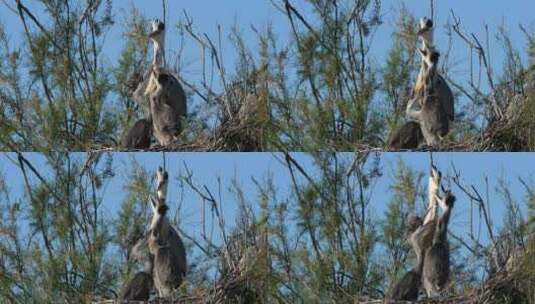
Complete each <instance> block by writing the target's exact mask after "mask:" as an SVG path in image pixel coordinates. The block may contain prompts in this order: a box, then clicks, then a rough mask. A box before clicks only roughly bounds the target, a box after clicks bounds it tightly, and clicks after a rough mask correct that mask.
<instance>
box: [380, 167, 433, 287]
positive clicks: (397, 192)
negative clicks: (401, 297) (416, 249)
mask: <svg viewBox="0 0 535 304" xmlns="http://www.w3.org/2000/svg"><path fill="white" fill-rule="evenodd" d="M422 178H423V174H422V173H421V172H414V171H413V170H412V169H411V168H409V167H407V165H405V164H404V163H403V162H402V161H401V160H399V161H398V163H397V166H396V172H395V173H394V176H393V180H394V184H393V185H392V187H391V189H392V199H391V201H390V203H389V204H388V209H387V211H386V214H385V220H384V223H383V225H382V230H383V231H382V238H381V241H382V244H383V245H384V247H385V259H386V260H387V261H388V263H387V265H389V267H387V268H385V269H384V271H385V274H386V279H387V280H388V281H389V282H391V283H393V282H396V281H397V280H398V279H399V278H401V276H403V275H404V274H405V272H406V271H408V270H410V268H412V267H407V262H408V256H409V255H413V252H412V250H411V247H410V245H409V243H408V242H407V232H406V228H407V218H408V217H409V215H411V214H412V215H416V214H417V212H416V211H417V208H416V200H417V198H418V197H423V189H422V185H421V181H422ZM409 265H414V259H411V261H410V263H409Z"/></svg>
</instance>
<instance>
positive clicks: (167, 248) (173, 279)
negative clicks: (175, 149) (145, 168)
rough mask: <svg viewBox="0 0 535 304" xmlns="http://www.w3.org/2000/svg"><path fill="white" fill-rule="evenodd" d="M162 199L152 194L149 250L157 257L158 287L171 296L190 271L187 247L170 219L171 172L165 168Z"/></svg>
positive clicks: (160, 191) (155, 274) (161, 177)
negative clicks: (168, 188) (167, 203)
mask: <svg viewBox="0 0 535 304" xmlns="http://www.w3.org/2000/svg"><path fill="white" fill-rule="evenodd" d="M157 178H158V187H157V196H158V198H154V197H151V202H152V210H153V218H152V222H151V226H150V230H149V242H148V243H149V251H150V253H151V255H152V256H153V257H154V267H153V271H152V273H153V278H154V286H155V287H156V290H158V294H159V296H160V297H164V298H165V297H168V296H169V295H170V294H171V293H172V292H173V291H174V290H175V289H176V288H178V287H179V286H180V284H182V281H183V280H184V277H185V276H186V271H187V260H186V250H185V248H184V243H183V242H182V239H181V238H180V236H179V235H178V233H177V231H176V230H175V229H174V228H173V227H172V226H171V224H170V222H169V219H168V218H167V210H168V207H167V205H166V204H165V198H166V196H167V182H168V175H167V172H165V171H164V170H163V169H162V168H160V169H159V171H158V173H157Z"/></svg>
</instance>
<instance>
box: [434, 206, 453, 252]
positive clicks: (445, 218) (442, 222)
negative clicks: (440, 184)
mask: <svg viewBox="0 0 535 304" xmlns="http://www.w3.org/2000/svg"><path fill="white" fill-rule="evenodd" d="M450 214H451V207H449V206H448V207H446V209H445V210H444V214H442V217H441V218H440V219H439V220H438V224H437V229H436V231H435V237H434V239H433V244H436V243H440V242H444V241H446V238H447V236H448V222H449V221H450Z"/></svg>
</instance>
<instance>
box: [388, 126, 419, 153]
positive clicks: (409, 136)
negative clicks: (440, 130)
mask: <svg viewBox="0 0 535 304" xmlns="http://www.w3.org/2000/svg"><path fill="white" fill-rule="evenodd" d="M423 140H424V135H423V134H422V130H421V128H420V124H419V123H418V122H416V121H408V122H406V123H405V124H403V125H402V126H401V127H400V128H399V129H397V130H396V131H395V132H394V133H393V134H392V135H391V137H390V139H389V140H388V144H387V150H408V149H416V148H418V146H419V145H420V143H421V142H422V141H423Z"/></svg>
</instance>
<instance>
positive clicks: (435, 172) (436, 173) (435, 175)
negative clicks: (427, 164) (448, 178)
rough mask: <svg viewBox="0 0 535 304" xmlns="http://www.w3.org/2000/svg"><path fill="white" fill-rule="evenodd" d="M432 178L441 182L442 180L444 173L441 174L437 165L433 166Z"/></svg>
mask: <svg viewBox="0 0 535 304" xmlns="http://www.w3.org/2000/svg"><path fill="white" fill-rule="evenodd" d="M431 178H433V179H436V180H439V181H440V179H441V178H442V172H440V171H439V170H438V169H437V167H435V165H431Z"/></svg>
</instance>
